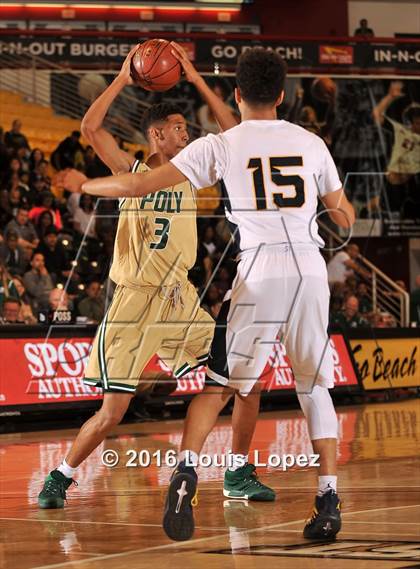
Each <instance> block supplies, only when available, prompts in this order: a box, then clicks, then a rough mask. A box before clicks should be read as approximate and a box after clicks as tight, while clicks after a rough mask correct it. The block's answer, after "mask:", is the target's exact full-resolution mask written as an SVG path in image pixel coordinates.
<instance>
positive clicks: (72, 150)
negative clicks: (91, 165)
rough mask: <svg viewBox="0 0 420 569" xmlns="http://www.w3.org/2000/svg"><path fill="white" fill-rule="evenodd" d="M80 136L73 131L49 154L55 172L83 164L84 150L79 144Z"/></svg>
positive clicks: (77, 132) (76, 131)
mask: <svg viewBox="0 0 420 569" xmlns="http://www.w3.org/2000/svg"><path fill="white" fill-rule="evenodd" d="M80 136H81V134H80V132H79V131H78V130H74V131H73V132H72V133H71V135H70V136H68V137H67V138H65V139H64V140H62V141H61V142H60V144H59V145H58V146H57V148H56V149H55V150H54V152H53V153H52V154H51V164H52V165H53V166H54V168H55V169H56V170H64V169H65V168H76V167H77V165H78V164H80V162H83V153H84V148H83V146H82V145H81V144H80Z"/></svg>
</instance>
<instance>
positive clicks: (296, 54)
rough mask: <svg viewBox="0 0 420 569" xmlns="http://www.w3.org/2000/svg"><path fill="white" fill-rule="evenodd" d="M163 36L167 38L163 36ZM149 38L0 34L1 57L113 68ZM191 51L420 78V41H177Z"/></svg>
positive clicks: (231, 61)
mask: <svg viewBox="0 0 420 569" xmlns="http://www.w3.org/2000/svg"><path fill="white" fill-rule="evenodd" d="M163 35H164V34H163ZM146 39H148V38H145V37H141V36H136V35H133V34H131V33H127V34H125V35H123V37H121V36H120V35H115V36H113V35H112V34H111V33H103V34H101V33H98V35H97V36H93V35H92V36H86V35H78V34H77V33H76V32H73V33H72V34H69V35H60V36H58V37H57V35H55V36H54V35H48V34H47V33H46V34H45V35H39V34H37V35H36V36H30V35H27V34H19V33H17V34H15V35H11V33H10V31H7V30H3V31H2V30H0V65H2V66H3V67H6V66H7V61H10V59H9V58H8V57H5V58H4V59H3V58H1V56H2V55H3V54H4V55H8V56H13V55H21V54H29V55H33V56H37V57H40V58H43V59H46V60H48V61H49V62H53V63H59V64H61V65H67V66H70V67H82V68H97V69H98V68H100V69H104V68H113V67H117V66H119V65H120V64H121V62H122V60H123V59H124V58H125V56H126V55H127V54H128V52H129V51H130V49H131V48H132V47H133V46H134V45H136V43H138V42H139V41H144V40H146ZM169 39H176V41H179V43H181V44H182V45H183V46H184V47H185V48H186V49H187V51H188V53H189V56H190V58H191V59H193V60H194V61H195V62H196V64H197V65H198V67H200V68H203V69H204V68H209V67H210V68H212V67H213V65H214V64H215V63H219V64H220V65H221V66H223V68H225V69H226V70H232V69H233V68H234V66H235V64H236V60H237V59H238V57H239V55H240V54H241V53H243V52H244V51H246V50H247V49H249V48H250V47H253V46H256V45H260V46H263V47H265V48H269V49H272V50H274V51H276V52H278V53H279V54H280V55H282V56H283V57H284V58H285V59H286V61H287V62H288V65H289V71H292V72H293V71H303V70H307V71H311V70H312V71H315V70H317V71H320V72H322V70H323V69H324V70H328V71H331V70H336V72H338V73H339V72H340V71H341V72H345V71H346V70H347V71H357V69H363V70H366V69H373V70H375V69H376V70H379V69H383V70H389V71H391V70H395V71H398V70H401V71H402V70H404V71H406V72H410V73H411V74H412V75H419V74H420V67H419V64H420V42H419V43H415V42H413V43H398V44H390V43H360V42H354V43H353V42H333V41H331V42H329V41H323V40H316V41H280V40H277V41H262V40H255V39H253V38H248V39H241V40H236V39H233V40H230V39H218V38H214V39H207V38H206V39H205V38H203V39H196V38H194V40H193V41H192V40H189V39H188V38H182V37H179V38H174V37H171V38H169Z"/></svg>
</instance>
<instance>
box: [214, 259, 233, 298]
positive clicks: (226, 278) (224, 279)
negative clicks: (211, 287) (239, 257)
mask: <svg viewBox="0 0 420 569" xmlns="http://www.w3.org/2000/svg"><path fill="white" fill-rule="evenodd" d="M232 280H233V279H232V272H231V269H230V267H228V265H227V264H225V265H222V266H221V267H220V269H219V271H218V273H217V275H216V279H215V285H216V286H217V288H218V290H219V294H220V297H221V298H223V297H224V295H225V294H226V293H227V291H228V290H229V289H230V288H231V285H232Z"/></svg>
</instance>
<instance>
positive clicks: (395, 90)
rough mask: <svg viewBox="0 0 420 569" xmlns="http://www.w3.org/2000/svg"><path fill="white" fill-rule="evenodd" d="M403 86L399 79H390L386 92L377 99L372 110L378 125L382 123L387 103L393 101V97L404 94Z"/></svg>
mask: <svg viewBox="0 0 420 569" xmlns="http://www.w3.org/2000/svg"><path fill="white" fill-rule="evenodd" d="M403 87H404V85H403V83H402V82H401V81H391V84H390V86H389V91H388V94H387V95H385V97H383V98H382V99H381V100H380V101H379V103H378V104H377V105H376V107H374V109H373V111H372V115H373V118H374V119H375V122H377V123H378V124H380V125H382V124H383V123H384V120H385V113H386V110H387V108H388V107H389V105H390V104H391V103H392V102H393V101H395V99H398V98H399V97H403V96H404V93H403Z"/></svg>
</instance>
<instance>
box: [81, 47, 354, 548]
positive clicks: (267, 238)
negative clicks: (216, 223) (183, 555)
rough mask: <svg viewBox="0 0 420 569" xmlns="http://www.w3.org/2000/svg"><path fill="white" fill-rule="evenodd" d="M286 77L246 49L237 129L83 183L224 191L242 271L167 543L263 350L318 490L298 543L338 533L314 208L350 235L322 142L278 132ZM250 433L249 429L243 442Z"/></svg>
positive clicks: (130, 190)
mask: <svg viewBox="0 0 420 569" xmlns="http://www.w3.org/2000/svg"><path fill="white" fill-rule="evenodd" d="M285 76H286V66H285V63H284V62H283V60H282V59H281V58H280V56H278V55H277V54H275V53H273V52H269V51H266V50H264V49H262V48H253V49H250V50H248V51H246V52H245V53H244V54H242V55H241V57H240V58H239V61H238V66H237V71H236V79H237V85H238V86H237V88H236V90H235V97H236V102H237V103H238V106H239V110H240V113H241V118H242V122H241V124H239V125H238V126H235V127H234V128H231V129H230V130H228V131H226V132H224V133H222V134H219V135H213V134H210V135H208V136H206V137H204V138H201V139H199V140H196V141H194V142H192V143H191V144H190V145H189V146H187V147H186V148H185V149H184V150H182V151H181V152H180V153H179V154H177V156H175V157H174V158H173V159H172V160H171V161H170V162H169V163H168V164H165V165H163V166H161V167H159V168H156V169H155V170H153V171H151V172H147V173H144V174H124V175H121V176H118V177H116V178H101V179H97V180H91V181H89V182H87V183H85V184H83V186H82V191H83V192H86V193H89V194H92V195H98V196H102V195H107V196H110V197H111V196H112V197H133V196H141V195H146V194H149V193H151V192H155V191H157V190H159V189H161V188H162V187H165V186H167V185H168V184H179V183H181V182H182V181H185V180H186V179H187V180H190V181H191V183H192V184H193V186H194V187H196V188H197V189H200V188H204V187H207V186H209V185H212V184H214V183H215V182H216V181H217V180H223V181H224V184H225V187H226V193H227V202H226V207H227V210H228V212H229V213H228V217H229V220H230V221H231V222H232V223H234V224H236V226H237V229H236V231H235V235H236V237H237V238H238V239H239V241H240V248H241V251H242V253H241V260H240V262H239V265H238V272H237V276H236V278H235V280H234V283H233V285H232V290H231V291H229V292H228V294H227V295H226V298H225V302H224V305H223V307H222V309H221V312H220V316H219V319H218V322H217V327H216V333H215V337H214V340H213V344H212V349H211V356H210V360H209V364H208V372H207V376H208V380H207V381H206V385H205V388H204V390H203V392H202V393H201V394H199V395H198V396H196V397H195V399H194V400H193V402H192V403H191V405H190V407H189V410H188V415H187V419H186V423H185V429H184V437H183V441H182V445H181V453H180V455H179V459H180V461H179V464H178V466H177V469H176V470H175V472H174V474H173V476H172V479H171V483H170V487H169V491H168V497H167V502H166V508H165V515H164V521H163V525H164V529H165V531H166V533H167V535H168V536H169V537H171V538H172V539H176V540H183V539H188V538H190V537H191V536H192V534H193V530H194V521H193V513H192V507H191V501H192V500H193V498H194V496H195V493H196V486H197V475H196V473H195V469H194V467H193V466H191V464H193V465H194V464H196V463H197V460H198V455H199V453H200V451H201V448H202V446H203V443H204V441H205V439H206V437H207V435H208V434H209V432H210V431H211V429H212V428H213V426H214V424H215V422H216V420H217V417H218V414H219V413H220V411H221V410H222V409H223V407H224V406H225V405H226V403H227V401H228V400H229V398H230V397H231V396H232V394H233V393H237V392H239V393H240V394H242V395H243V396H249V395H250V394H252V393H254V391H255V390H257V389H258V387H257V382H258V377H259V376H260V374H261V372H262V371H263V369H264V367H265V364H266V361H267V358H268V356H269V354H270V352H271V350H272V347H273V344H275V343H276V341H278V339H277V338H278V337H279V338H280V340H281V341H282V342H283V343H285V345H286V350H287V354H288V356H289V358H290V360H291V363H292V367H293V371H294V376H295V380H296V390H297V394H298V399H299V403H300V405H301V407H302V410H303V412H304V414H305V417H306V419H307V423H308V430H309V435H310V438H311V441H312V444H313V449H314V452H315V453H317V454H319V455H320V469H319V487H318V494H317V496H316V498H315V507H314V512H313V515H312V517H311V519H310V520H309V521H308V523H307V524H306V526H305V528H304V536H305V537H307V538H311V539H326V538H332V537H334V536H335V535H336V534H337V532H338V531H339V530H340V527H341V518H340V500H339V498H338V495H337V470H336V468H337V466H336V445H337V417H336V414H335V410H334V406H333V403H332V399H331V396H330V394H329V391H328V390H329V389H330V388H332V387H333V385H334V379H333V378H334V367H333V359H332V353H331V348H330V345H329V342H328V336H327V325H328V305H329V289H328V280H327V271H326V266H325V262H324V260H323V258H322V256H321V254H320V252H319V247H320V246H322V245H323V243H322V240H321V239H320V237H319V235H318V233H317V225H316V220H315V216H316V212H317V205H318V200H320V201H321V202H322V203H323V204H324V206H325V207H326V208H327V211H328V213H329V215H330V217H331V218H332V220H333V221H334V222H335V223H336V224H337V225H340V226H342V227H346V228H349V227H350V226H351V225H352V224H353V223H354V210H353V207H352V206H351V204H350V203H349V202H348V200H347V198H346V197H345V195H344V192H343V189H342V187H341V182H340V180H339V177H338V174H337V170H336V167H335V165H334V162H333V160H332V158H331V155H330V153H329V151H328V149H327V147H326V145H325V144H324V142H323V141H322V140H321V139H320V138H319V137H317V136H316V135H314V134H312V133H309V132H307V131H305V130H304V129H302V128H301V127H299V126H296V125H293V124H291V123H288V122H287V121H284V120H280V121H279V120H276V107H277V106H278V105H280V103H281V102H282V100H283V95H284V92H283V89H284V80H285ZM254 427H255V425H253V426H252V425H251V426H249V425H248V426H247V428H249V429H250V434H251V437H252V432H253V428H254Z"/></svg>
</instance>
